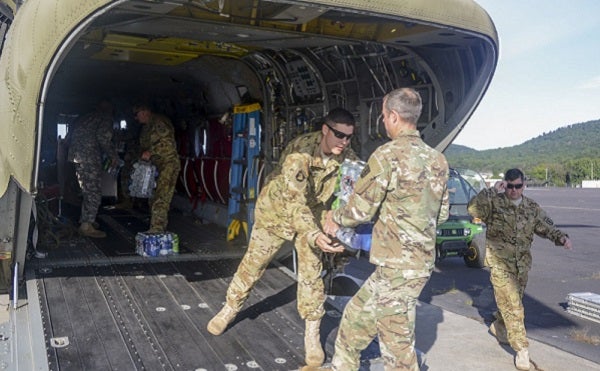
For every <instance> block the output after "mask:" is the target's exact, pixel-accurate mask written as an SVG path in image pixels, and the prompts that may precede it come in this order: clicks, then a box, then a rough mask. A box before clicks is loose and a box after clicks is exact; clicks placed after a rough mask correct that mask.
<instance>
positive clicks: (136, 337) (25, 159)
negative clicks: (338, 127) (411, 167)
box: [0, 0, 499, 370]
mask: <svg viewBox="0 0 600 371" xmlns="http://www.w3.org/2000/svg"><path fill="white" fill-rule="evenodd" d="M0 22H1V23H0V35H1V36H2V40H3V43H2V44H1V47H2V49H1V57H0V72H1V73H0V126H1V127H2V133H3V135H2V136H0V196H1V198H0V211H1V215H2V218H1V219H0V250H1V251H2V256H3V257H4V260H2V263H3V265H2V267H3V269H2V270H1V271H2V275H1V276H2V278H3V286H4V290H5V291H8V292H9V293H10V303H11V304H10V308H11V309H10V321H9V322H8V323H6V324H4V325H2V327H1V328H0V330H1V331H0V332H1V333H2V341H3V342H4V343H5V344H7V346H6V349H7V351H6V352H5V354H2V355H0V358H1V360H2V362H3V364H6V365H7V367H9V368H14V369H18V370H46V369H52V370H56V369H60V370H84V369H85V370H110V369H115V370H116V369H120V370H142V369H145V370H158V369H160V370H174V369H185V370H190V369H216V368H222V367H224V365H225V366H226V367H228V368H227V369H248V368H258V369H264V370H275V369H296V368H298V367H299V366H300V365H301V364H302V363H303V360H302V359H303V349H302V348H303V345H302V336H303V335H302V332H303V330H302V329H303V326H302V322H301V320H300V318H299V317H298V315H297V312H296V310H295V299H294V298H295V286H294V283H295V281H294V279H295V278H294V277H295V276H294V274H293V272H292V274H289V273H290V272H291V271H292V270H293V269H291V268H290V269H288V266H292V267H293V264H289V260H290V259H292V258H290V256H292V257H293V255H289V254H287V255H285V256H282V257H281V258H280V259H278V260H277V261H274V264H273V265H272V269H271V268H270V269H268V270H267V272H266V273H265V276H264V277H263V279H262V280H261V281H260V283H259V285H258V287H257V288H256V289H255V290H254V291H253V294H252V295H251V298H250V300H249V304H250V305H249V306H247V307H246V309H245V310H244V311H243V312H242V313H241V314H240V316H239V319H238V322H237V323H236V326H234V327H233V328H231V329H230V330H229V331H227V332H226V333H225V334H223V335H222V336H219V337H214V336H212V335H209V334H207V332H206V330H205V326H206V323H207V322H208V320H209V319H210V318H211V317H212V315H213V314H214V313H215V312H216V311H217V310H218V309H219V308H220V307H221V305H222V300H223V298H224V295H225V290H226V287H227V284H228V281H229V279H230V277H231V274H232V272H233V271H234V270H235V268H236V267H237V263H238V262H239V258H240V257H241V256H242V255H243V253H244V248H243V245H244V243H245V239H244V234H243V233H241V231H240V236H238V237H235V236H231V237H232V238H233V237H235V238H233V239H232V240H231V241H227V238H226V237H227V228H228V227H229V229H230V230H231V229H232V228H231V226H232V225H233V224H234V223H235V224H237V225H239V224H240V223H248V222H249V221H250V220H249V219H251V218H252V215H251V209H248V210H250V211H247V213H246V214H244V212H243V210H245V207H246V206H247V205H246V204H248V203H251V200H252V198H253V197H252V195H251V194H250V192H252V194H253V195H255V194H256V193H257V192H258V191H259V189H260V185H261V181H262V178H263V176H264V175H266V174H267V173H268V172H269V170H270V169H271V166H272V164H273V163H274V162H276V161H277V160H278V158H279V154H280V153H281V150H282V149H283V148H285V145H286V144H287V143H288V142H289V141H290V140H291V139H292V138H294V137H295V136H297V135H298V134H300V133H303V132H307V131H310V130H314V129H315V128H316V125H317V123H318V122H319V120H320V119H321V118H322V117H323V116H324V115H325V114H326V113H327V112H328V111H329V110H330V109H331V108H335V107H343V108H346V109H348V110H349V111H351V112H352V113H353V114H354V115H355V117H356V119H357V124H358V126H357V135H355V137H354V138H353V143H352V145H353V147H354V148H355V150H356V151H357V153H359V154H360V156H361V157H362V158H364V159H366V158H367V157H368V155H369V154H370V153H371V152H372V151H373V150H374V148H376V147H377V146H379V145H380V144H382V143H384V142H385V140H386V135H385V129H384V127H383V124H382V122H381V120H380V113H381V112H380V111H381V103H382V97H383V96H384V94H385V93H387V92H389V91H390V90H392V89H395V88H398V87H405V86H410V87H413V88H415V89H417V90H418V91H419V93H420V94H421V96H422V98H423V102H424V109H423V114H422V117H421V118H420V121H419V130H420V132H421V135H422V137H423V139H424V140H425V141H426V142H427V143H428V144H429V145H431V146H433V147H435V148H437V149H439V150H444V149H445V148H446V147H447V146H448V145H449V144H450V143H451V142H452V141H453V139H454V138H455V137H456V136H457V135H458V133H459V132H460V131H461V129H462V128H463V127H464V125H465V124H466V123H467V121H468V119H469V117H470V116H471V115H472V113H473V111H474V110H475V108H476V107H477V105H478V103H479V102H480V101H481V99H482V97H483V95H484V93H485V91H486V89H487V87H488V86H489V84H490V81H491V79H492V76H493V74H494V71H495V68H496V64H497V60H498V48H499V45H498V37H497V33H496V30H495V27H494V24H493V22H492V20H491V19H490V17H489V16H488V14H487V13H486V12H485V10H484V9H482V8H481V7H480V6H479V5H478V4H477V3H476V2H475V1H472V0H446V1H438V0H404V1H399V0H371V1H354V0H317V1H299V0H282V1H280V0H270V1H266V0H164V1H162V0H147V1H143V0H138V1H130V0H86V1H82V0H2V1H0ZM107 98H108V99H109V100H110V101H111V102H112V103H113V105H114V107H116V116H115V137H116V138H117V140H118V139H119V138H120V136H119V135H120V134H121V133H123V132H125V131H124V130H123V129H121V126H120V124H121V123H122V127H125V126H127V125H128V126H129V127H128V129H127V130H130V129H131V127H132V126H134V120H133V117H132V111H131V105H132V104H133V103H134V102H136V101H137V100H138V99H140V98H144V99H150V100H151V101H152V103H153V104H154V106H155V107H156V108H157V110H158V111H160V112H162V113H165V114H167V115H168V116H169V117H170V118H171V119H172V121H173V123H174V125H175V127H176V135H177V139H178V151H179V153H180V156H181V161H182V172H181V175H180V179H179V184H178V186H177V190H176V195H175V198H174V201H173V203H172V214H171V216H170V224H169V229H170V230H172V231H173V232H176V233H177V234H178V235H179V239H180V252H179V254H177V255H169V256H164V257H157V258H148V257H143V256H140V255H137V254H136V253H135V249H134V245H135V241H134V237H135V235H136V232H139V231H141V230H143V229H145V228H144V227H146V226H147V220H146V219H144V218H146V217H147V215H146V214H144V212H143V210H141V211H140V210H137V211H136V210H134V211H131V212H123V211H119V212H117V211H116V210H111V209H110V207H107V208H103V209H102V210H101V212H100V215H99V222H100V223H101V224H102V227H103V229H104V230H106V231H107V233H108V235H109V237H108V238H106V239H102V240H94V241H92V240H90V239H87V238H83V237H79V236H77V235H76V233H69V228H68V226H69V221H71V222H72V221H74V220H76V219H77V213H78V210H77V206H75V207H73V205H72V204H70V203H69V200H73V199H75V200H76V199H77V197H76V194H75V193H76V191H73V188H69V187H68V184H69V182H70V181H71V180H70V178H69V176H70V175H72V174H70V173H69V171H68V166H67V165H66V164H65V163H64V161H61V156H60V155H61V151H62V150H63V148H62V139H63V138H64V135H65V133H67V132H68V129H69V125H70V124H71V123H72V122H73V121H74V120H75V118H76V117H77V116H78V115H80V114H83V113H86V112H88V111H90V110H91V109H92V108H93V107H94V105H95V104H96V103H97V102H98V101H100V100H101V99H107ZM249 118H251V121H252V124H253V125H254V126H253V128H254V129H256V131H254V137H252V138H248V136H249V133H248V131H247V126H244V125H247V123H248V121H250V120H249ZM236 125H241V126H239V127H241V129H240V130H242V131H240V132H235V130H236V129H235V128H236ZM244 130H246V131H244ZM236 138H243V139H244V141H243V143H242V144H241V147H243V148H242V149H243V150H244V151H247V150H248V148H250V147H252V148H254V149H255V151H254V152H253V153H252V154H250V153H249V152H244V154H243V155H241V156H239V158H236V156H233V158H232V148H234V147H235V146H240V144H239V143H236ZM250 140H252V145H251V146H250V145H249V143H250ZM63 155H64V153H63ZM242 160H244V161H246V162H245V163H244V164H243V165H242V166H241V167H239V168H237V169H234V165H236V164H239V163H240V161H242ZM234 170H235V171H234ZM115 184H116V181H114V180H113V183H110V179H109V184H108V185H107V186H106V193H105V196H106V197H105V206H110V204H111V201H110V199H111V197H114V195H115V193H114V192H113V191H112V190H113V189H114V188H115V187H116V185H115ZM235 196H239V197H237V198H236V197H235ZM232 200H233V201H232ZM113 203H114V202H113ZM232 203H233V208H232ZM236 220H237V223H236V222H235V221H236ZM230 232H231V231H230ZM233 232H236V230H235V229H234V230H233ZM332 311H333V309H332ZM328 318H329V321H330V325H328V326H329V327H328V329H329V330H328V331H330V332H325V333H323V334H322V338H323V341H324V344H325V349H326V351H327V354H328V357H329V356H330V355H331V353H332V343H333V336H334V335H333V330H332V329H334V328H335V320H336V318H335V316H330V317H328ZM338 320H339V319H338ZM325 327H326V326H325V325H324V328H325ZM234 367H235V368H234Z"/></svg>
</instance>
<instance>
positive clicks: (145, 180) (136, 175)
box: [129, 161, 158, 198]
mask: <svg viewBox="0 0 600 371" xmlns="http://www.w3.org/2000/svg"><path fill="white" fill-rule="evenodd" d="M157 175H158V172H157V170H156V166H154V165H152V164H151V163H150V162H148V161H138V162H136V163H134V164H133V172H132V173H131V183H130V184H129V195H130V196H131V197H137V198H150V197H152V193H153V192H154V188H156V176H157Z"/></svg>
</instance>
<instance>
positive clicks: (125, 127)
mask: <svg viewBox="0 0 600 371" xmlns="http://www.w3.org/2000/svg"><path fill="white" fill-rule="evenodd" d="M119 128H120V129H121V130H125V129H127V121H126V120H121V122H119Z"/></svg>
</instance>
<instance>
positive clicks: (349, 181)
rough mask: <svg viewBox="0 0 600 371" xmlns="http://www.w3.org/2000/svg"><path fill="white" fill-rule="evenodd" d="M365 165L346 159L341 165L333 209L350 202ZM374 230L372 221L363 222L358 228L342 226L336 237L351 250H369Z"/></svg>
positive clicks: (361, 162)
mask: <svg viewBox="0 0 600 371" xmlns="http://www.w3.org/2000/svg"><path fill="white" fill-rule="evenodd" d="M364 167H365V162H364V161H350V160H344V162H343V163H342V166H341V167H340V175H339V183H338V189H337V192H336V199H335V201H334V203H333V206H332V208H333V209H337V208H339V207H342V206H344V205H345V204H346V203H347V202H348V200H349V199H350V196H351V195H352V193H354V185H355V183H356V181H357V180H358V178H359V176H360V173H361V172H362V171H363V169H364ZM372 230H373V224H372V223H367V224H361V225H359V226H357V227H356V228H340V229H339V230H338V231H337V233H336V237H337V239H338V240H339V241H340V242H341V243H342V244H343V245H344V247H345V248H346V250H348V251H350V252H353V253H354V252H357V251H358V250H364V251H369V250H370V249H371V232H372Z"/></svg>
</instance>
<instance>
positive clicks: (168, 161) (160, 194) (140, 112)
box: [133, 104, 181, 233]
mask: <svg viewBox="0 0 600 371" xmlns="http://www.w3.org/2000/svg"><path fill="white" fill-rule="evenodd" d="M133 113H134V116H135V118H136V119H137V120H138V121H139V122H140V123H141V124H142V125H143V126H142V130H141V133H140V150H141V152H142V155H141V158H142V160H144V161H151V162H152V164H154V165H155V166H156V169H157V171H158V179H157V180H156V189H155V190H154V194H153V195H152V198H151V199H150V214H151V216H150V228H149V229H148V231H146V233H164V232H165V231H166V228H167V224H168V218H169V209H170V206H171V200H172V199H173V194H174V193H175V184H176V183H177V176H178V175H179V169H180V167H181V163H180V161H179V155H178V154H177V146H176V144H175V129H174V128H173V124H172V123H171V120H169V119H168V118H167V117H166V116H163V115H160V114H157V113H154V112H152V110H151V109H150V107H149V106H147V105H143V104H140V105H136V106H134V107H133Z"/></svg>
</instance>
